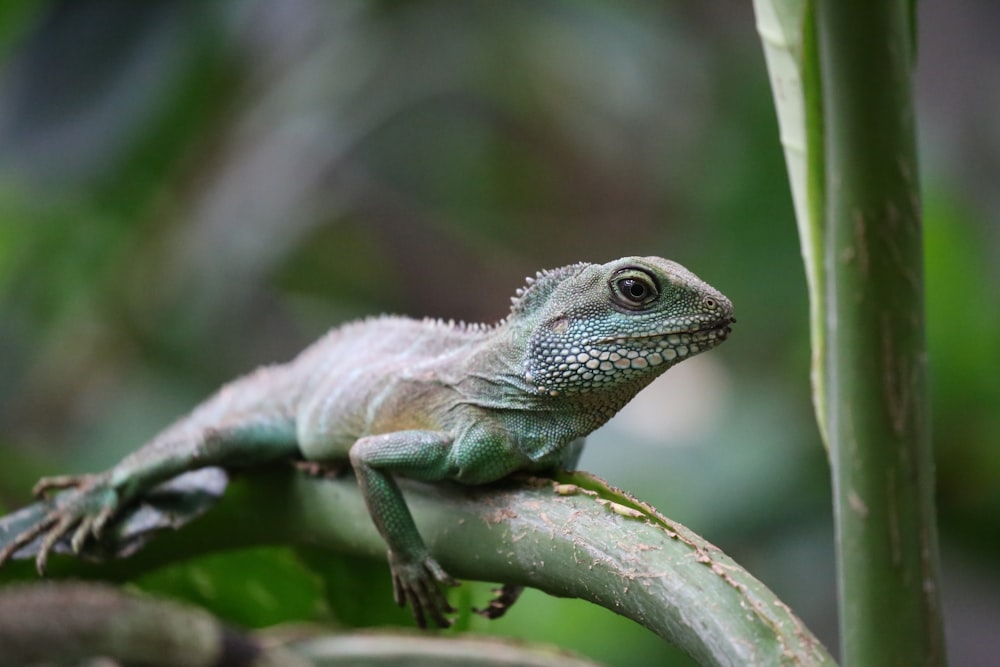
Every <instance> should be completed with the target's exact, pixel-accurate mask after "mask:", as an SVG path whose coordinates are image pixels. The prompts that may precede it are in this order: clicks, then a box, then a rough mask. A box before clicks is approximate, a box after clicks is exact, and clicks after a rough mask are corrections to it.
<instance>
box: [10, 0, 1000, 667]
mask: <svg viewBox="0 0 1000 667" xmlns="http://www.w3.org/2000/svg"><path fill="white" fill-rule="evenodd" d="M920 19H921V21H920V65H919V69H918V72H917V78H916V84H917V95H918V108H919V112H920V122H919V127H920V130H921V136H920V145H921V151H922V165H923V183H924V195H925V211H926V219H925V224H926V232H927V255H926V258H927V281H928V287H927V297H928V317H929V346H930V366H931V376H932V391H933V413H934V414H933V419H934V431H935V442H936V446H937V453H938V474H939V498H938V504H939V509H940V517H941V532H942V539H943V556H944V586H945V590H944V598H945V602H946V613H947V626H948V632H949V643H950V646H949V649H950V652H951V654H952V656H953V661H954V664H961V665H979V664H982V665H986V664H990V661H991V660H993V659H995V655H997V654H998V653H1000V637H998V636H997V634H996V632H995V629H996V628H997V627H1000V448H998V447H997V443H996V434H997V433H1000V410H998V409H997V405H998V403H1000V373H998V372H997V370H998V368H1000V363H998V362H1000V344H998V342H997V341H998V340H1000V308H998V303H1000V297H998V290H997V287H998V286H1000V280H998V270H997V257H998V255H1000V231H998V229H997V227H996V226H995V225H993V224H991V222H992V221H993V220H996V219H997V217H998V214H1000V194H998V193H1000V189H998V188H997V187H996V183H997V178H998V175H1000V124H998V123H997V120H996V119H997V117H998V110H1000V79H998V78H997V77H996V76H995V73H996V72H997V71H1000V42H997V40H996V39H995V28H996V26H997V25H1000V7H998V6H997V5H995V4H991V3H986V2H974V1H973V0H959V1H954V2H948V1H947V0H929V1H926V2H922V3H920ZM629 254H655V255H663V256H666V257H670V258H672V259H675V260H677V261H680V262H681V263H683V264H685V265H686V266H688V267H689V268H691V269H692V270H694V271H695V272H696V273H698V274H699V275H701V276H702V277H703V278H705V279H706V280H708V281H709V282H711V283H712V284H713V285H715V286H717V287H718V288H719V289H721V290H722V291H723V292H725V293H726V294H727V295H729V296H730V297H731V298H732V300H733V301H734V302H735V304H736V307H737V316H738V319H739V324H738V325H737V327H736V329H735V333H734V335H733V337H732V339H731V340H730V341H729V342H727V343H726V345H724V346H723V347H721V348H720V349H719V350H717V351H713V352H712V353H711V354H709V355H704V356H701V357H698V358H697V359H695V360H692V361H690V362H688V363H685V364H683V365H681V366H679V367H678V368H676V369H674V370H672V371H671V372H670V373H668V374H667V375H666V376H664V377H663V378H661V379H660V380H658V381H657V382H656V383H655V384H654V385H653V386H652V387H650V388H649V389H648V390H647V391H645V392H644V393H643V394H641V395H640V396H639V398H637V399H636V401H634V403H633V404H631V405H630V406H629V407H628V408H627V409H626V410H625V411H624V412H623V413H622V414H621V415H620V416H619V417H618V418H616V419H615V420H614V421H613V422H612V423H611V424H609V425H608V426H607V427H605V428H604V429H602V430H600V431H599V432H597V433H595V434H594V435H593V436H592V438H591V441H590V444H589V446H588V449H587V451H586V453H585V454H584V457H583V460H582V462H581V467H583V468H585V469H587V470H590V471H593V472H595V473H597V474H599V475H601V476H603V477H605V478H607V479H609V480H610V481H611V482H612V483H613V484H615V485H617V486H620V487H623V488H625V489H628V490H630V491H632V492H634V493H635V494H636V495H638V496H639V497H641V498H643V499H646V500H648V501H650V502H651V503H653V504H654V505H655V506H657V507H658V508H660V509H661V510H662V511H663V512H664V513H666V514H667V515H668V516H670V517H672V518H674V519H677V520H679V521H681V522H683V523H686V524H687V525H689V526H690V527H691V528H693V529H694V530H696V531H697V532H699V533H701V534H703V535H705V536H706V537H707V538H709V539H710V540H712V541H713V542H715V543H717V544H718V545H719V546H721V547H722V548H723V549H725V550H726V551H727V552H729V553H730V554H731V555H732V556H734V557H735V558H736V560H738V561H739V562H741V563H742V564H743V565H744V566H746V567H748V568H749V569H750V570H751V571H752V572H754V573H755V574H756V575H757V576H758V577H760V578H761V579H763V580H764V581H765V582H766V583H767V584H768V585H769V586H770V587H771V588H773V589H774V590H775V591H776V592H777V593H778V594H779V595H780V596H781V597H783V598H784V600H785V601H786V602H788V603H789V604H790V605H791V606H792V608H793V609H795V610H796V611H797V612H798V613H799V614H800V615H801V616H802V617H803V618H804V619H805V621H806V623H807V625H809V626H810V627H811V628H812V629H813V630H814V631H815V632H816V633H817V634H819V636H820V637H821V638H822V639H823V640H824V642H825V643H826V644H827V645H828V646H829V647H830V648H831V650H833V651H836V647H837V640H836V632H837V630H836V603H835V597H834V596H835V581H834V561H833V536H832V530H833V525H832V519H831V515H830V512H831V510H830V499H829V494H830V491H829V483H828V480H827V466H826V460H825V454H824V452H823V449H822V446H821V444H820V441H819V438H818V435H817V432H816V428H815V424H814V421H813V415H812V409H811V403H810V396H809V382H808V365H809V349H808V341H807V323H806V296H805V286H804V275H803V270H802V267H801V261H800V258H799V251H798V241H797V237H796V229H795V225H794V220H793V217H792V209H791V204H790V196H789V192H788V185H787V182H786V178H785V171H784V164H783V161H782V154H781V150H780V147H779V143H778V136H777V128H776V121H775V115H774V110H773V107H772V103H771V91H770V89H769V87H768V84H767V79H766V72H765V69H764V62H763V57H762V55H761V52H760V45H759V42H758V39H757V35H756V32H755V28H754V17H753V14H752V9H751V6H750V3H749V2H743V3H735V2H724V1H721V0H715V1H703V2H698V3H690V2H653V1H649V2H633V1H625V2H610V1H608V2H596V1H594V2H580V1H574V2H571V1H568V0H567V1H558V0H537V1H534V2H515V1H509V2H488V1H460V0H450V1H444V0H441V1H437V2H433V1H423V2H416V1H413V2H390V1H388V0H383V1H382V2H364V1H360V0H358V1H354V0H337V1H335V2H331V1H323V0H283V1H282V2H266V1H265V0H241V1H232V2H199V1H195V0H191V1H181V0H156V1H149V2H130V1H128V0H118V1H113V0H65V1H63V2H45V1H41V0H38V1H34V2H27V1H24V2H17V1H11V2H6V3H4V4H2V5H0V506H2V507H3V508H5V509H7V510H10V509H13V508H15V507H17V506H19V505H20V504H23V503H25V502H26V501H27V498H28V495H27V494H28V490H29V489H30V487H31V485H32V484H33V483H34V481H35V479H36V478H37V477H39V476H41V475H43V474H53V473H57V472H67V471H85V470H97V469H103V468H105V467H107V466H109V465H110V464H112V463H113V462H114V461H116V460H117V459H118V458H119V457H120V456H122V455H123V454H124V453H126V452H128V451H131V450H132V449H134V448H136V447H137V446H138V445H139V444H141V443H142V442H143V441H144V440H145V439H146V438H148V437H149V436H151V435H152V434H153V433H155V432H156V431H157V430H158V429H159V428H161V427H162V426H164V425H165V424H167V423H168V422H169V421H171V420H172V419H173V418H175V417H176V416H177V415H179V414H181V413H183V412H185V411H186V410H187V409H189V408H190V407H191V406H192V405H194V404H195V403H196V402H198V401H199V400H201V398H203V397H204V396H206V395H207V394H208V393H210V392H211V391H212V390H213V389H214V388H215V387H217V386H218V385H219V384H220V383H222V382H224V381H225V380H227V379H229V378H231V377H233V376H235V375H237V374H240V373H243V372H246V371H248V370H250V369H252V368H254V367H255V366H257V365H259V364H262V363H266V362H272V361H280V360H284V359H287V358H289V357H291V356H292V355H294V354H295V353H296V352H297V351H298V350H299V349H300V348H302V347H303V346H304V345H306V344H307V343H308V342H310V341H311V340H312V339H313V338H315V337H317V336H318V335H319V334H321V333H322V332H323V331H325V330H326V329H327V328H328V327H330V326H332V325H335V324H337V323H339V322H342V321H344V320H346V319H350V318H354V317H359V316H363V315H367V314H372V313H379V312H396V313H405V314H411V315H433V316H441V317H445V318H456V319H466V320H475V321H479V320H483V321H492V320H496V319H498V318H500V317H502V316H503V315H504V314H505V313H506V309H507V300H508V297H509V296H510V295H511V294H512V293H513V291H514V289H515V288H516V287H518V286H519V285H520V284H521V283H522V279H523V276H524V275H526V274H529V273H533V272H534V271H535V270H537V269H539V268H551V267H555V266H560V265H562V264H566V263H570V262H574V261H579V260H592V261H606V260H609V259H612V258H615V257H619V256H623V255H629ZM358 571H363V572H364V573H365V574H366V576H364V577H359V576H356V575H355V574H354V573H356V572H358ZM338 581H339V582H340V585H331V582H334V583H336V582H338ZM140 583H141V585H142V586H143V587H145V588H148V589H152V590H158V591H162V592H164V593H167V594H171V595H176V596H181V597H185V598H187V599H191V600H195V601H197V602H199V603H202V604H205V605H206V606H209V607H210V608H211V609H213V610H214V611H216V612H217V613H220V614H223V615H224V616H225V617H226V618H229V619H231V620H233V621H234V622H238V623H242V624H246V625H251V626H263V625H269V624H273V623H277V622H282V621H288V620H303V619H305V620H324V621H331V622H339V623H343V624H345V625H352V624H360V623H386V622H392V621H399V622H403V623H407V622H408V621H407V618H406V615H405V612H404V613H403V614H400V613H399V612H395V611H385V607H386V605H385V604H384V602H386V601H388V598H389V595H390V594H389V580H388V575H387V574H386V570H385V569H384V567H383V566H382V565H381V564H377V563H375V564H370V563H364V562H357V561H353V560H348V559H339V558H335V557H331V556H330V555H328V554H319V553H301V552H296V553H292V552H290V551H285V550H282V549H263V550H255V551H252V552H246V553H242V554H236V555H234V554H223V555H217V556H213V557H211V558H206V559H202V560H200V561H199V562H197V563H194V564H187V565H179V566H177V567H173V568H170V569H168V570H166V571H163V572H160V573H156V574H154V575H150V576H148V577H146V578H145V579H144V580H143V581H142V582H140ZM468 588H469V587H468V586H467V587H465V588H463V590H462V592H461V593H460V594H459V595H460V596H461V597H463V598H466V599H471V601H472V603H473V604H481V603H482V602H483V598H484V597H485V596H486V595H487V587H486V586H484V585H477V586H476V587H474V588H473V590H471V591H469V590H468ZM526 598H527V599H525V600H524V601H523V602H522V603H520V604H519V605H518V606H517V607H516V608H515V609H514V611H513V612H512V613H511V614H510V615H508V616H507V617H506V618H504V619H502V620H500V621H497V622H494V623H492V624H489V623H486V622H485V621H483V622H480V621H479V619H475V620H470V621H468V623H467V625H468V626H469V627H471V628H472V629H474V630H477V631H489V632H498V633H503V634H511V635H516V636H523V637H527V638H530V639H533V640H539V641H545V642H551V643H557V644H560V645H562V646H566V647H569V648H572V649H574V650H577V651H579V652H582V653H585V654H587V655H590V656H593V657H595V658H597V659H599V660H602V661H605V662H607V663H608V664H612V665H633V664H689V662H688V661H687V660H686V658H684V657H683V656H678V655H677V653H676V652H675V651H673V650H671V649H669V647H664V646H663V645H662V643H661V642H660V641H659V640H657V639H656V638H655V637H653V636H652V635H650V634H649V633H647V632H645V631H644V630H642V629H641V628H638V627H634V626H632V624H631V623H629V622H627V621H624V620H622V619H619V618H618V617H615V616H614V615H612V614H611V613H610V612H606V611H604V610H602V609H598V608H595V607H591V606H589V605H587V604H586V603H583V602H579V601H570V600H557V599H554V598H549V597H547V596H545V595H543V594H540V593H529V594H528V595H527V596H526Z"/></svg>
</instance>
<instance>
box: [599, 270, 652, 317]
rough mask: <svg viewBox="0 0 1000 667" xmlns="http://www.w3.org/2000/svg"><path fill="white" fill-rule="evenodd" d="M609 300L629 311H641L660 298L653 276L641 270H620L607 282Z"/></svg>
mask: <svg viewBox="0 0 1000 667" xmlns="http://www.w3.org/2000/svg"><path fill="white" fill-rule="evenodd" d="M609 286H610V288H611V298H612V299H614V302H615V303H616V304H618V305H619V306H622V307H624V308H628V309H629V310H641V309H643V308H645V307H646V306H648V305H649V304H651V303H652V302H654V301H656V299H657V298H659V296H660V286H659V285H658V284H657V283H656V280H655V279H654V278H653V276H652V275H651V274H650V273H648V272H646V271H643V270H642V269H632V268H629V269H622V270H620V271H617V272H616V273H615V274H614V275H613V276H611V280H610V281H609Z"/></svg>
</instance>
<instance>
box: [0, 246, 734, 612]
mask: <svg viewBox="0 0 1000 667" xmlns="http://www.w3.org/2000/svg"><path fill="white" fill-rule="evenodd" d="M512 301H513V306H512V308H511V312H510V314H509V315H508V316H507V317H506V318H505V319H504V320H502V321H501V322H499V323H497V324H495V325H492V326H484V325H466V324H448V323H443V322H439V321H434V320H412V319H406V318H399V317H380V318H374V319H369V320H365V321H362V322H355V323H352V324H348V325H345V326H343V327H340V328H338V329H334V330H332V331H331V332H330V333H328V334H327V335H326V336H324V337H323V338H321V339H320V340H319V341H317V342H316V343H314V344H313V345H312V346H310V347H309V348H307V349H306V350H305V351H303V352H302V353H301V354H300V355H299V356H298V357H297V358H296V359H294V360H292V361H291V362H289V363H287V364H284V365H279V366H269V367H265V368H261V369H259V370H257V371H256V372H254V373H252V374H250V375H247V376H245V377H243V378H240V379H237V380H235V381H233V382H231V383H230V384H228V385H226V386H225V387H223V388H222V389H221V390H220V391H219V392H218V393H216V394H215V395H214V396H212V397H211V398H209V399H208V400H207V401H205V402H204V403H202V404H201V405H200V406H198V407H197V408H196V409H195V410H194V411H193V412H191V414H190V415H188V416H186V417H184V418H182V419H180V420H179V421H177V422H176V423H175V424H173V425H172V426H170V427H169V428H167V429H166V430H164V431H163V432H162V433H160V434H159V435H158V436H156V437H155V438H154V439H153V440H152V441H151V442H150V443H148V444H147V445H146V446H145V447H143V448H142V449H140V450H138V451H136V452H135V453H133V454H131V455H129V456H128V457H126V458H125V459H123V460H122V461H121V462H120V463H118V465H116V466H114V467H113V468H111V469H110V470H108V471H106V472H104V473H101V474H98V475H84V476H78V477H77V476H70V477H55V478H46V479H43V480H41V481H40V482H39V484H38V485H37V486H36V487H35V493H36V494H37V495H44V494H45V493H47V492H48V491H51V490H53V489H67V490H66V491H64V492H63V493H61V494H59V495H58V496H57V497H56V498H55V500H54V501H53V503H52V509H51V510H50V512H49V514H48V515H47V516H46V517H45V518H44V519H43V520H42V521H40V522H39V523H38V524H37V525H36V526H34V527H33V528H31V529H29V530H27V531H25V532H24V533H22V534H21V535H20V536H18V538H17V539H16V540H14V542H12V543H11V544H9V545H8V546H7V547H6V548H5V549H4V550H3V551H0V565H2V563H3V562H4V561H5V560H6V559H8V558H10V557H11V556H13V555H14V554H15V553H16V552H17V551H19V550H21V549H22V548H23V547H24V546H26V545H28V544H29V543H31V542H32V541H33V540H35V539H36V538H37V537H39V536H44V537H43V538H42V544H41V546H40V548H39V550H38V553H37V558H36V563H37V567H38V570H39V572H40V573H42V572H44V569H45V563H46V559H47V558H48V555H49V552H50V551H51V550H52V548H53V547H54V546H55V544H56V543H57V542H58V541H59V540H61V539H63V538H64V537H66V536H68V537H69V538H70V541H71V545H72V548H73V550H74V551H75V552H77V553H79V551H80V549H81V548H82V547H83V546H84V545H85V543H86V542H87V540H89V539H98V538H99V537H100V535H101V531H102V529H103V528H104V527H105V525H107V524H108V522H109V521H111V520H113V518H114V517H115V515H116V513H117V512H118V510H119V509H121V508H122V507H123V506H124V505H126V504H128V503H130V502H132V501H134V500H135V499H137V498H139V497H141V496H142V495H143V494H144V493H145V492H147V491H148V490H149V489H150V488H152V487H153V486H155V485H156V484H158V483H160V482H162V481H164V480H167V479H170V478H172V477H174V476H176V475H178V474H180V473H183V472H186V471H188V470H192V469H195V468H200V467H203V466H210V465H221V466H226V467H238V466H248V465H258V464H262V463H265V462H268V461H272V460H277V459H286V458H292V457H297V456H301V457H303V458H305V459H307V460H310V461H318V462H344V461H350V464H351V466H352V467H353V469H354V471H355V473H356V475H357V479H358V482H359V484H360V487H361V491H362V494H363V496H364V498H365V501H366V503H367V506H368V509H369V512H370V513H371V516H372V519H373V521H374V523H375V525H376V527H377V528H378V530H379V532H380V533H381V535H382V537H383V538H384V539H385V541H386V544H387V545H388V555H389V563H390V567H391V569H392V577H393V583H394V590H395V597H396V601H397V602H398V603H399V604H401V605H403V604H406V603H409V604H410V606H411V608H412V610H413V613H414V616H415V617H416V620H417V623H418V624H419V625H421V626H423V625H425V624H426V622H427V619H428V617H430V619H431V620H433V621H434V622H435V623H436V624H438V625H440V626H442V627H444V626H447V625H448V624H449V621H448V618H447V614H448V613H450V612H452V611H453V610H452V608H451V607H450V605H449V604H448V601H447V598H446V596H445V594H444V591H443V589H442V586H443V585H453V584H454V583H455V582H454V581H453V580H452V578H451V577H450V576H448V574H447V573H446V572H445V571H444V569H443V568H442V567H441V566H440V565H439V564H438V563H437V561H435V560H434V558H433V557H432V556H431V554H430V552H429V551H428V549H427V547H426V546H425V545H424V542H423V540H422V539H421V537H420V534H419V533H418V532H417V529H416V526H415V525H414V523H413V518H412V517H411V515H410V512H409V510H408V509H407V506H406V503H405V501H404V499H403V496H402V494H401V493H400V491H399V487H398V486H397V484H396V481H395V478H396V477H397V476H403V477H410V478H414V479H420V480H425V481H431V482H433V481H438V480H456V481H459V482H463V483H467V484H483V483H487V482H491V481H494V480H497V479H500V478H502V477H504V476H506V475H509V474H511V473H513V472H516V471H521V470H528V471H538V470H547V469H552V468H559V467H563V468H567V467H571V466H573V465H574V464H575V462H576V458H577V456H578V455H579V451H580V446H581V445H582V439H583V438H584V437H585V436H586V435H587V434H589V433H590V432H591V431H593V430H594V429H596V428H597V427H599V426H601V425H602V424H604V423H605V422H606V421H607V420H608V419H610V418H611V417H612V416H613V415H614V414H615V413H616V412H617V411H618V410H620V409H621V408H622V407H623V406H624V405H625V404H626V403H627V402H628V401H629V400H631V399H632V397H633V396H635V394H636V393H637V392H638V391H639V390H640V389H642V388H643V387H645V386H646V385H647V384H649V383H650V382H651V381H652V380H653V379H654V378H656V377H657V376H659V375H660V374H662V373H663V372H664V371H665V370H667V369H668V368H670V367H671V366H673V365H674V364H676V363H679V362H680V361H682V360H684V359H686V358H688V357H691V356H693V355H695V354H698V353H700V352H704V351H705V350H708V349H710V348H712V347H714V346H716V345H718V344H719V343H721V342H722V341H723V340H725V339H726V336H727V335H728V334H729V327H730V324H731V323H732V322H733V321H734V320H733V317H732V314H733V308H732V304H731V303H730V302H729V300H728V299H727V298H726V297H725V296H723V295H722V294H721V293H719V292H718V291H717V290H715V289H714V288H712V287H710V286H709V285H707V284H705V283H704V282H702V281H701V280H699V279H698V278H697V277H696V276H695V275H694V274H692V273H691V272H689V271H688V270H687V269H685V268H684V267H682V266H680V265H679V264H676V263H674V262H671V261H668V260H664V259H661V258H659V257H626V258H624V259H619V260H616V261H614V262H610V263H608V264H603V265H598V264H583V263H581V264H574V265H572V266H567V267H563V268H561V269H556V270H553V271H545V272H540V273H539V274H538V275H537V276H536V277H535V278H534V279H529V281H528V284H527V286H525V287H524V288H523V289H520V290H518V292H517V294H516V295H515V297H514V298H513V299H512ZM514 598H516V595H514Z"/></svg>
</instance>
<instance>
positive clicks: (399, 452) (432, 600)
mask: <svg viewBox="0 0 1000 667" xmlns="http://www.w3.org/2000/svg"><path fill="white" fill-rule="evenodd" d="M451 445H452V438H451V436H450V435H449V434H447V433H444V432H441V431H418V430H414V431H398V432H395V433H384V434H381V435H373V436H367V437H364V438H361V439H360V440H358V441H357V442H356V443H355V444H354V446H353V447H351V450H350V458H351V465H352V466H353V468H354V471H355V474H356V475H357V478H358V485H359V486H360V488H361V494H362V496H363V497H364V499H365V504H366V505H367V506H368V512H369V514H371V517H372V520H373V521H374V522H375V527H376V528H378V531H379V533H380V534H381V535H382V539H384V540H385V542H386V544H387V545H388V547H389V567H390V569H391V570H392V582H393V592H394V596H395V599H396V604H398V605H400V606H405V605H406V604H407V603H409V605H410V608H411V610H412V611H413V616H414V618H415V619H416V621H417V625H419V626H420V627H426V625H427V617H428V616H430V617H431V619H433V621H434V622H435V623H436V624H437V625H439V626H440V627H442V628H446V627H448V626H449V625H451V622H450V621H449V620H448V618H447V616H446V614H449V613H452V612H454V611H455V610H454V608H452V606H451V605H450V604H448V599H447V597H446V596H445V594H444V592H443V591H442V589H441V586H442V585H446V586H456V585H457V584H458V582H456V581H455V580H454V579H452V578H451V576H449V575H448V573H447V572H445V571H444V568H442V567H441V565H440V564H438V562H437V561H436V560H434V558H433V557H432V556H431V555H430V551H429V550H428V549H427V546H426V545H425V544H424V541H423V539H422V538H421V537H420V533H419V532H418V531H417V527H416V524H415V523H414V522H413V516H412V515H411V514H410V510H409V508H408V507H407V506H406V501H405V500H404V499H403V494H402V492H401V491H400V490H399V486H398V485H397V484H396V480H395V479H394V478H393V475H396V474H399V475H403V476H405V477H411V478H414V479H420V480H423V481H438V480H442V479H446V478H448V477H451V476H452V475H453V471H452V470H451V467H450V464H449V453H450V450H451Z"/></svg>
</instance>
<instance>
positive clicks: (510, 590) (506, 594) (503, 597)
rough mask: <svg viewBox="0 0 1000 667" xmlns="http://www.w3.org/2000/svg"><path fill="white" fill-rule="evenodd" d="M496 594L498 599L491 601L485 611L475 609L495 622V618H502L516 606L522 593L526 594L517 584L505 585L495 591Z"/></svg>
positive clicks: (522, 587)
mask: <svg viewBox="0 0 1000 667" xmlns="http://www.w3.org/2000/svg"><path fill="white" fill-rule="evenodd" d="M493 592H494V593H496V597H495V598H493V599H492V600H490V603H489V604H488V605H486V607H485V608H483V609H473V610H472V611H474V612H476V613H477V614H479V615H480V616H482V617H483V618H488V619H490V620H493V619H495V618H500V617H501V616H503V615H504V614H506V613H507V610H508V609H510V608H511V607H513V606H514V603H515V602H517V599H518V598H519V597H521V593H523V592H524V586H518V585H515V584H504V585H503V586H501V587H500V588H495V589H493Z"/></svg>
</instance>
